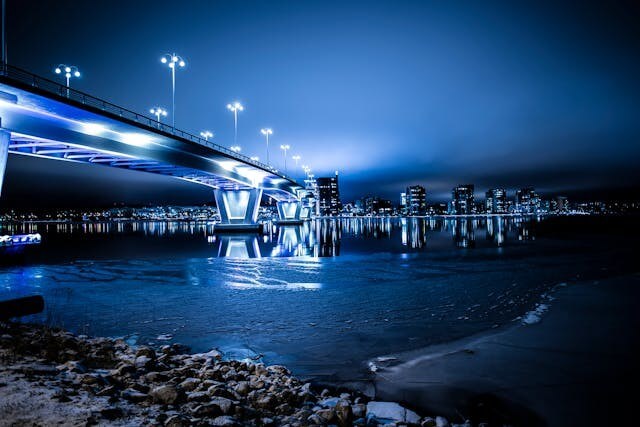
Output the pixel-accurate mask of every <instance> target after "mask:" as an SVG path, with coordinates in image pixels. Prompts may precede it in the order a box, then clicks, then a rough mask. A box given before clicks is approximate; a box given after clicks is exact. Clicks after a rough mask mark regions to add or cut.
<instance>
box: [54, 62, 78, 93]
mask: <svg viewBox="0 0 640 427" xmlns="http://www.w3.org/2000/svg"><path fill="white" fill-rule="evenodd" d="M53 71H55V73H56V74H63V75H64V77H65V79H66V82H67V98H68V97H69V83H70V80H71V78H72V77H76V78H78V77H80V71H79V70H78V67H76V66H75V65H64V64H60V65H58V66H57V67H56V68H55V70H53Z"/></svg>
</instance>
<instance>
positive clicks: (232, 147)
mask: <svg viewBox="0 0 640 427" xmlns="http://www.w3.org/2000/svg"><path fill="white" fill-rule="evenodd" d="M229 150H231V151H233V152H234V153H239V152H240V151H242V147H240V146H239V145H232V146H231V147H229Z"/></svg>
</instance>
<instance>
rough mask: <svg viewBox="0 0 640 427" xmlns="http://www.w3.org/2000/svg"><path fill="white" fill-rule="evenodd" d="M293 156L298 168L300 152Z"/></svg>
mask: <svg viewBox="0 0 640 427" xmlns="http://www.w3.org/2000/svg"><path fill="white" fill-rule="evenodd" d="M291 158H292V159H293V160H294V161H295V162H296V169H298V161H299V160H300V159H301V157H300V155H299V154H296V155H294V156H291Z"/></svg>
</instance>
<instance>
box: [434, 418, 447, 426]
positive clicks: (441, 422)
mask: <svg viewBox="0 0 640 427" xmlns="http://www.w3.org/2000/svg"><path fill="white" fill-rule="evenodd" d="M436 427H449V421H448V420H447V419H446V418H445V417H436Z"/></svg>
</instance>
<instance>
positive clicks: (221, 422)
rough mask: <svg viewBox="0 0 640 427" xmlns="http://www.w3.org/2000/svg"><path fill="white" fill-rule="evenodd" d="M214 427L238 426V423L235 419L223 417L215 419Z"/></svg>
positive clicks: (212, 423)
mask: <svg viewBox="0 0 640 427" xmlns="http://www.w3.org/2000/svg"><path fill="white" fill-rule="evenodd" d="M211 425H212V426H236V425H238V422H237V421H236V419H235V418H233V417H230V416H229V415H223V416H220V417H217V418H214V419H213V420H212V421H211Z"/></svg>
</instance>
